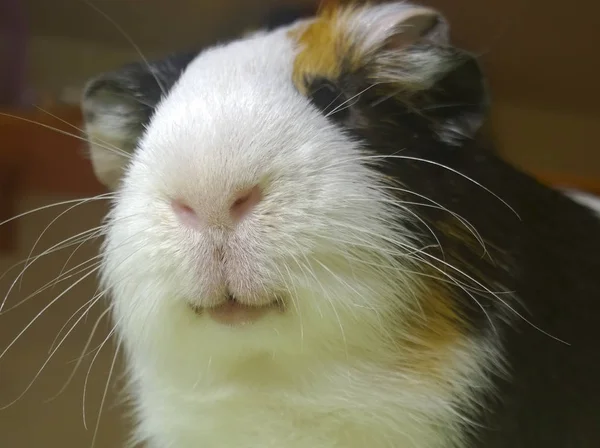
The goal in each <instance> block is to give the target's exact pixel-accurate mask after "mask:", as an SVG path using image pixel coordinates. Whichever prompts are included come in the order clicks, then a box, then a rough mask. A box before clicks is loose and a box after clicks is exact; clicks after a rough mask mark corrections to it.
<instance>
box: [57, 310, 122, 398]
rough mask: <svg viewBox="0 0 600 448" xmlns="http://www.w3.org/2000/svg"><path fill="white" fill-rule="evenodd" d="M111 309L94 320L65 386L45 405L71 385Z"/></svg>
mask: <svg viewBox="0 0 600 448" xmlns="http://www.w3.org/2000/svg"><path fill="white" fill-rule="evenodd" d="M111 309H112V306H109V307H108V308H107V309H106V310H104V311H103V312H102V314H101V315H100V316H99V317H98V319H96V323H95V324H94V326H93V327H92V331H91V332H90V335H89V337H88V339H87V341H86V343H85V346H84V347H83V351H82V352H81V355H80V356H79V358H78V359H77V363H76V364H75V367H74V368H73V370H71V374H70V375H69V378H67V381H66V382H65V384H63V386H62V387H61V388H60V390H59V391H58V392H57V393H56V394H55V395H54V396H53V397H51V398H49V399H48V400H46V403H48V402H50V401H53V400H55V399H56V398H57V397H58V396H59V395H61V394H62V393H63V392H64V391H65V390H66V389H67V387H69V384H70V383H71V381H72V380H73V378H74V377H75V374H76V373H77V369H78V368H79V366H80V365H81V363H82V362H83V358H84V357H85V352H86V351H87V349H88V347H89V346H90V344H91V343H92V339H93V338H94V334H96V330H98V326H99V325H100V322H102V319H103V318H104V316H106V315H107V314H108V313H109V312H110V310H111Z"/></svg>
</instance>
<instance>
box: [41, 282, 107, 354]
mask: <svg viewBox="0 0 600 448" xmlns="http://www.w3.org/2000/svg"><path fill="white" fill-rule="evenodd" d="M105 295H106V292H105V291H103V292H100V293H99V292H96V293H95V294H94V296H93V297H92V298H91V299H90V300H88V301H87V302H85V303H84V304H83V305H81V306H80V307H79V308H77V309H76V310H75V312H74V313H73V314H71V317H69V318H68V319H67V321H66V322H65V323H64V324H63V326H62V327H60V330H58V333H57V334H56V336H55V337H54V339H53V340H52V344H50V350H49V351H52V350H53V348H54V344H56V341H57V340H58V338H59V337H60V335H61V333H62V332H63V330H64V329H65V328H66V327H67V325H69V322H71V320H72V319H73V318H74V317H75V316H77V314H78V313H79V312H80V311H81V310H83V309H84V308H86V307H87V308H86V309H85V311H84V312H83V313H82V316H85V315H86V314H87V313H88V312H89V311H90V310H91V309H92V308H93V307H94V305H95V304H96V303H98V299H100V298H102V297H104V296H105Z"/></svg>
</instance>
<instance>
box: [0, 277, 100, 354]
mask: <svg viewBox="0 0 600 448" xmlns="http://www.w3.org/2000/svg"><path fill="white" fill-rule="evenodd" d="M97 270H98V268H95V269H93V270H92V271H90V272H88V273H87V274H85V275H84V276H82V277H81V278H80V279H78V280H77V281H76V282H75V283H73V284H72V285H71V286H69V287H68V288H67V289H65V290H64V291H63V292H62V293H60V294H59V295H58V296H57V297H55V298H54V299H52V301H50V303H48V304H47V305H46V306H45V307H44V308H42V310H41V311H40V312H39V313H37V314H36V315H35V317H34V318H33V319H32V320H31V321H30V322H29V323H28V324H27V325H26V326H25V328H23V329H22V330H21V332H20V333H19V334H18V335H17V337H16V338H14V339H13V340H12V342H11V343H10V344H8V346H7V347H6V348H5V349H4V350H3V351H2V353H0V359H2V358H3V357H4V355H5V354H6V352H8V351H9V350H10V349H11V347H12V346H13V345H14V344H15V343H16V342H17V341H18V340H19V338H20V337H21V336H22V335H23V334H24V333H25V332H26V331H27V330H28V329H29V328H30V327H31V326H32V325H33V324H34V323H35V321H36V320H37V319H38V318H39V317H40V316H41V315H42V314H44V313H45V312H46V310H48V309H49V308H50V307H51V306H52V305H54V304H55V303H56V302H57V301H58V300H59V299H60V298H61V297H62V296H64V295H65V294H66V293H68V292H69V291H70V290H71V289H73V288H74V287H75V286H77V285H78V284H79V283H81V282H82V281H83V280H85V279H86V278H87V277H89V276H90V275H92V274H93V273H94V272H96V271H97Z"/></svg>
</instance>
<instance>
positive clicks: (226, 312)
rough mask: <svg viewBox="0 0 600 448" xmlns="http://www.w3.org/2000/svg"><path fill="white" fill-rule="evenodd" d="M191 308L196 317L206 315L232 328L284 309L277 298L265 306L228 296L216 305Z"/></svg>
mask: <svg viewBox="0 0 600 448" xmlns="http://www.w3.org/2000/svg"><path fill="white" fill-rule="evenodd" d="M192 308H193V310H194V312H195V313H196V314H198V315H203V314H205V313H206V315H208V316H209V317H210V318H211V319H213V320H214V321H215V322H218V323H220V324H223V325H228V326H232V327H233V326H240V325H247V324H251V323H254V322H256V321H257V320H259V319H261V318H262V317H264V316H265V315H267V314H268V313H270V312H283V308H284V307H283V302H282V301H281V299H280V298H279V297H275V298H274V299H273V300H272V301H271V302H270V303H268V304H266V305H249V304H245V303H242V302H240V301H239V300H237V299H236V298H235V297H234V296H232V295H231V294H228V295H227V299H226V300H225V301H224V302H222V303H220V304H218V305H215V306H211V307H192Z"/></svg>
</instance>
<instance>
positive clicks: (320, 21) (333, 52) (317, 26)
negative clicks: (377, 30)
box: [290, 2, 352, 93]
mask: <svg viewBox="0 0 600 448" xmlns="http://www.w3.org/2000/svg"><path fill="white" fill-rule="evenodd" d="M350 10H351V9H350V8H349V7H347V6H346V7H342V6H340V5H339V4H338V2H328V3H326V4H325V5H324V6H322V8H321V9H320V11H319V13H318V16H317V18H316V19H315V20H313V21H312V22H311V23H310V24H308V25H306V24H303V25H300V26H299V27H298V28H296V29H294V30H292V31H291V32H290V37H292V38H293V39H294V40H296V41H297V42H298V44H299V45H300V52H299V53H298V55H297V56H296V59H295V61H294V71H293V75H292V81H293V83H294V85H295V86H296V88H297V89H298V90H299V91H300V92H301V93H306V80H307V79H310V78H315V77H325V78H328V79H336V78H338V77H339V76H340V74H341V72H342V62H343V61H348V60H352V58H348V56H349V55H350V50H351V44H350V39H349V36H348V35H347V33H346V29H345V22H347V18H348V14H349V13H350Z"/></svg>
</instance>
